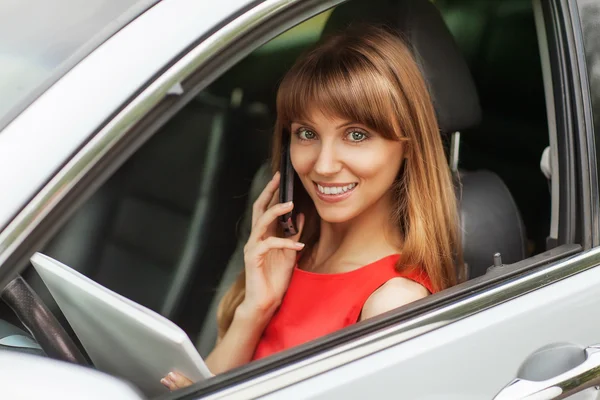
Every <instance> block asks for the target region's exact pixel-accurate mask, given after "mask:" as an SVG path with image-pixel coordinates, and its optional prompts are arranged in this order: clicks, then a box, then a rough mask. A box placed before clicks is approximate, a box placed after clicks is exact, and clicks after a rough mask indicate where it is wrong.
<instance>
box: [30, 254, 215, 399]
mask: <svg viewBox="0 0 600 400" xmlns="http://www.w3.org/2000/svg"><path fill="white" fill-rule="evenodd" d="M31 263H32V264H33V266H34V267H35V269H36V271H37V272H38V273H39V274H40V276H41V277H42V280H43V281H44V283H45V284H46V286H48V289H49V290H50V293H51V294H52V296H53V297H54V299H55V300H56V303H57V304H58V306H59V307H60V309H61V310H62V312H63V314H64V315H65V317H66V318H67V320H68V321H69V323H70V324H71V326H72V328H73V330H74V331H75V333H76V334H77V337H78V338H79V340H80V341H81V344H82V345H83V347H84V348H85V350H86V351H87V353H88V355H89V356H90V358H91V359H92V361H93V363H94V366H95V367H96V368H97V369H99V370H101V371H104V372H107V373H109V374H112V375H115V376H118V377H122V378H124V379H127V380H129V381H131V382H132V383H133V384H135V385H136V386H137V387H139V388H140V389H141V390H142V391H143V392H144V393H145V394H146V395H148V396H155V395H158V394H161V393H165V392H167V391H168V389H166V388H165V387H164V386H163V385H162V384H161V383H160V379H161V378H162V377H164V376H165V375H166V374H167V373H169V372H170V371H179V372H181V373H182V374H184V375H185V376H187V377H189V378H190V379H191V380H192V381H198V380H202V379H206V378H208V377H210V376H212V375H211V373H210V371H209V370H208V368H207V367H206V364H205V363H204V361H203V360H202V357H201V356H200V354H198V351H197V350H196V348H195V347H194V345H193V344H192V342H191V341H190V339H189V338H188V336H187V335H186V333H185V332H184V331H183V330H182V329H181V328H179V327H178V326H177V325H175V324H174V323H173V322H171V321H169V320H168V319H166V318H165V317H163V316H161V315H160V314H158V313H156V312H154V311H152V310H150V309H148V308H146V307H143V306H141V305H140V304H137V303H135V302H134V301H131V300H129V299H127V298H126V297H123V296H121V295H119V294H117V293H115V292H113V291H111V290H109V289H107V288H105V287H104V286H102V285H100V284H98V283H96V282H94V281H93V280H91V279H89V278H88V277H86V276H84V275H82V274H80V273H79V272H77V271H75V270H73V269H72V268H69V267H68V266H66V265H64V264H62V263H60V262H58V261H56V260H54V259H52V258H50V257H48V256H46V255H43V254H41V253H36V254H34V255H33V257H31ZM131 284H132V285H135V282H132V283H131Z"/></svg>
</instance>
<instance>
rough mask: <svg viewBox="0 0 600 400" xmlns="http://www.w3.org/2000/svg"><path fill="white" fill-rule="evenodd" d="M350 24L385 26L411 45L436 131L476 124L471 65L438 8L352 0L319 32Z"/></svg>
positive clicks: (424, 1) (413, 1)
mask: <svg viewBox="0 0 600 400" xmlns="http://www.w3.org/2000/svg"><path fill="white" fill-rule="evenodd" d="M353 22H356V23H358V22H361V23H362V22H367V23H373V24H377V25H382V24H383V25H385V26H387V27H389V28H391V29H393V30H395V31H397V32H398V34H399V35H400V36H401V37H402V38H403V39H404V40H405V42H406V43H407V44H408V45H409V46H410V47H411V48H412V49H413V53H414V54H415V58H416V59H417V62H418V63H419V65H420V67H421V71H422V72H423V75H424V76H425V79H426V80H427V82H428V84H429V90H430V93H431V96H432V98H433V103H434V106H435V110H436V113H437V118H438V123H439V126H440V129H441V131H442V132H444V133H451V132H455V131H460V130H463V129H466V128H470V127H473V126H475V125H477V124H478V123H479V120H480V117H481V108H480V106H479V99H478V97H477V90H476V88H475V84H474V83H473V79H472V77H471V73H470V72H469V68H468V66H467V64H466V62H465V60H464V58H463V56H462V55H461V52H460V50H459V48H458V46H457V45H456V43H455V42H454V38H453V37H452V34H451V33H450V31H449V30H448V28H447V26H446V24H445V23H444V20H443V19H442V17H441V15H440V13H439V11H438V10H437V9H436V8H435V6H434V5H433V4H431V3H430V2H429V1H428V0H368V1H363V0H353V1H350V2H348V3H344V4H342V5H340V6H338V7H337V8H335V9H334V10H333V12H332V13H331V16H330V18H329V20H328V21H327V24H326V25H325V28H324V31H323V33H324V34H325V35H326V34H329V33H334V32H337V31H340V30H342V29H344V28H346V27H347V26H348V25H350V24H351V23H353Z"/></svg>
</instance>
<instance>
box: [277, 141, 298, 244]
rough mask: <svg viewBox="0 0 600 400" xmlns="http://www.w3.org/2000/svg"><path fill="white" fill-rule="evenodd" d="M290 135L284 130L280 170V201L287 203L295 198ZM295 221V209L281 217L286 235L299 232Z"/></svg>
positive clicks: (280, 220) (280, 221)
mask: <svg viewBox="0 0 600 400" xmlns="http://www.w3.org/2000/svg"><path fill="white" fill-rule="evenodd" d="M290 137H291V135H290V134H289V133H286V132H284V133H283V135H282V138H281V161H280V164H279V172H280V174H281V178H280V181H279V202H280V203H287V202H288V201H293V200H294V168H293V167H292V159H291V158H290ZM295 221H296V212H295V209H292V211H290V212H289V213H287V214H285V215H282V216H280V217H279V223H280V225H281V227H282V229H283V234H284V236H286V237H289V236H294V235H295V234H296V233H298V230H297V229H296V224H295Z"/></svg>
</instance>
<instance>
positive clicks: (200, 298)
mask: <svg viewBox="0 0 600 400" xmlns="http://www.w3.org/2000/svg"><path fill="white" fill-rule="evenodd" d="M267 123H268V119H267V114H266V112H265V109H264V108H262V109H261V108H260V107H256V105H245V104H242V105H239V106H232V105H230V102H229V100H228V99H222V98H216V97H214V96H210V95H208V94H206V93H203V94H202V95H201V96H199V97H198V98H197V99H194V100H193V101H192V102H191V103H189V104H188V105H186V106H185V107H184V108H183V109H182V110H181V111H180V112H179V113H178V114H177V115H176V116H175V117H174V118H173V119H172V120H170V121H169V122H168V123H167V124H166V125H165V126H163V127H162V128H161V130H159V131H158V132H157V133H156V134H155V135H154V136H153V137H152V138H151V139H150V140H149V141H148V142H147V143H146V144H144V145H143V146H142V147H141V148H140V149H139V150H138V151H137V152H136V153H135V154H134V156H133V157H132V158H131V159H130V160H128V161H127V162H126V164H124V165H123V166H122V167H121V168H120V169H119V170H118V171H117V172H116V173H115V175H114V176H113V177H111V178H110V179H109V180H108V181H107V182H106V183H105V184H104V185H103V186H102V187H101V188H100V189H99V190H98V191H97V193H96V194H95V195H94V196H93V197H92V198H90V200H89V201H88V202H87V203H86V204H84V205H83V206H82V207H81V209H79V210H78V211H77V213H76V214H75V215H74V217H73V218H71V219H70V221H69V222H68V223H67V224H66V225H65V226H64V227H63V229H62V230H61V231H60V233H59V234H58V235H56V236H55V237H54V239H53V240H52V241H51V242H50V243H49V244H48V245H47V247H46V248H45V249H44V250H43V252H44V253H46V254H48V255H49V256H52V257H54V258H56V259H58V260H60V261H62V262H64V263H66V264H67V265H69V266H71V267H73V268H75V269H77V270H79V271H81V272H82V273H84V274H85V275H87V276H89V277H91V278H92V279H94V280H95V281H97V282H99V283H101V284H103V285H105V286H106V287H108V288H110V289H112V290H115V291H116V292H118V293H120V294H123V295H125V296H126V297H128V298H130V299H132V300H134V301H136V302H138V303H140V304H143V305H145V306H147V307H149V308H151V309H154V310H156V311H158V312H160V313H161V314H163V315H165V316H167V317H170V318H171V319H173V320H175V321H177V322H178V323H180V325H182V326H183V327H184V328H185V327H186V326H185V325H186V321H188V320H191V319H192V317H191V316H187V315H185V313H186V312H187V311H189V310H188V307H189V305H188V303H189V302H184V301H182V300H184V298H186V296H187V295H188V294H189V293H190V291H192V292H193V300H194V302H195V305H194V307H193V318H194V319H195V320H197V319H198V316H199V315H200V316H202V315H203V309H202V305H204V310H206V309H208V305H209V304H210V301H211V299H212V297H213V292H214V287H215V286H216V285H217V284H218V282H219V280H220V276H221V273H222V272H223V266H224V265H225V264H226V263H227V260H228V258H229V256H230V254H231V253H232V251H233V249H234V247H235V243H236V239H237V236H236V224H237V222H238V220H239V215H240V214H242V212H243V208H244V205H245V196H246V195H247V192H248V188H249V186H250V183H251V180H252V176H253V173H254V171H256V169H258V167H259V166H260V164H262V162H264V160H265V159H266V158H267V153H266V151H267V147H268V145H267V143H268V141H269V140H270V135H269V134H268V133H267V131H266V124H267ZM258 128H260V129H258ZM26 279H27V280H28V281H29V282H30V284H31V285H32V286H33V287H34V289H35V290H36V291H37V292H38V293H40V294H42V295H43V296H44V299H45V300H46V301H47V302H48V303H53V302H51V301H50V296H49V293H48V292H47V289H45V287H44V286H43V284H42V282H41V281H40V280H39V277H37V276H36V274H35V271H33V269H30V270H29V271H28V273H27V275H26ZM185 300H188V298H186V299H185ZM53 307H54V308H55V307H56V305H53ZM55 311H56V309H55ZM196 324H198V323H197V322H196Z"/></svg>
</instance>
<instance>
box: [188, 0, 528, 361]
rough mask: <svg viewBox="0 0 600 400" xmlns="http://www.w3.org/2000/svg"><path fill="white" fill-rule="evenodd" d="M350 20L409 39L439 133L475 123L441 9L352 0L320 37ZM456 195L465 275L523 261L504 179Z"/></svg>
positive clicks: (245, 229) (261, 178) (235, 269)
mask: <svg viewBox="0 0 600 400" xmlns="http://www.w3.org/2000/svg"><path fill="white" fill-rule="evenodd" d="M355 21H356V22H359V21H360V22H364V21H368V22H373V23H384V24H386V25H388V26H390V27H392V28H394V29H395V30H397V31H398V33H399V35H401V36H402V37H404V38H406V40H407V41H408V43H409V44H410V45H411V46H412V48H413V50H414V53H415V55H416V57H417V60H418V62H419V64H420V67H421V69H422V71H423V73H424V75H425V77H426V79H427V81H428V83H429V86H430V91H431V94H432V97H433V100H434V105H435V109H436V113H437V117H438V121H439V125H440V128H441V130H442V132H443V133H451V132H454V131H460V130H463V129H466V128H469V127H472V126H475V125H477V123H478V122H479V120H480V113H481V110H480V106H479V100H478V96H477V91H476V89H475V85H474V83H473V80H472V77H471V74H470V71H469V69H468V67H467V65H466V63H465V61H464V59H463V57H462V55H461V52H460V51H459V49H458V47H457V46H456V44H455V42H454V39H453V37H452V35H451V34H450V32H449V31H448V29H447V27H446V25H445V23H444V21H443V20H442V18H441V16H440V14H439V12H438V10H437V9H436V8H435V7H434V6H433V5H432V4H431V3H430V2H429V1H428V0H407V1H402V0H400V1H392V0H375V1H373V0H370V1H358V0H354V1H350V2H349V3H345V4H343V5H340V6H339V7H337V8H336V9H335V10H334V11H333V13H332V14H331V17H330V19H329V21H328V22H327V24H326V27H325V34H327V33H328V32H332V31H336V30H338V29H341V28H343V27H345V26H347V25H348V24H350V23H352V22H355ZM482 134H483V133H482ZM269 177H270V171H269V168H268V165H264V166H263V167H262V168H261V169H260V170H259V172H258V173H257V175H256V177H255V179H254V182H253V185H252V190H251V194H250V198H249V199H248V207H247V209H246V215H245V219H244V221H243V223H242V224H243V226H242V231H241V238H240V240H239V242H238V246H237V248H236V252H235V253H234V255H233V256H232V258H231V260H230V262H229V264H228V266H227V269H226V271H225V275H224V278H223V280H222V282H221V284H220V286H219V289H218V292H217V295H216V296H215V298H214V300H213V303H212V305H211V308H210V311H209V313H208V315H207V317H206V318H205V320H204V325H203V329H202V332H201V335H200V336H199V338H198V341H197V346H198V348H199V350H200V353H201V354H203V355H207V354H208V353H209V352H210V351H211V349H212V348H213V346H214V343H215V340H216V334H217V329H216V310H217V306H218V303H219V301H220V299H221V298H222V296H223V295H224V293H225V292H226V291H227V289H228V288H229V287H230V285H231V284H232V283H233V281H234V280H235V278H236V277H237V275H238V274H239V272H240V271H241V270H242V269H243V246H244V244H245V242H246V240H247V237H248V235H249V232H250V214H251V212H252V211H251V204H252V203H253V201H254V199H255V198H256V197H257V196H258V194H259V193H260V192H261V191H262V189H263V188H264V186H265V184H266V183H267V182H268V180H269ZM457 191H458V196H459V199H461V201H460V207H461V212H460V214H461V217H462V218H461V219H462V221H461V223H462V229H463V233H464V236H463V249H464V257H465V262H466V263H467V265H468V266H469V269H470V276H471V277H474V276H478V275H481V274H483V273H485V271H486V269H487V267H489V266H490V265H491V264H492V260H493V254H494V253H496V252H501V253H502V255H503V259H504V260H505V262H514V261H518V260H520V259H522V258H523V257H524V246H525V237H524V232H523V228H522V223H521V217H520V214H519V211H518V210H517V209H516V208H515V206H514V202H513V200H512V197H511V195H510V192H509V191H508V190H507V189H506V187H505V185H504V184H503V182H502V181H501V180H500V179H499V178H498V177H497V176H496V175H494V174H493V173H491V172H489V171H476V172H471V173H469V174H465V175H464V176H463V177H462V189H461V188H460V187H459V188H458V190H457Z"/></svg>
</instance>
